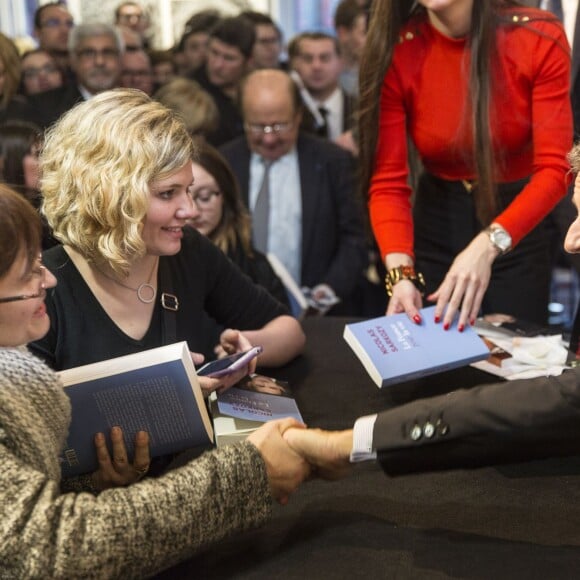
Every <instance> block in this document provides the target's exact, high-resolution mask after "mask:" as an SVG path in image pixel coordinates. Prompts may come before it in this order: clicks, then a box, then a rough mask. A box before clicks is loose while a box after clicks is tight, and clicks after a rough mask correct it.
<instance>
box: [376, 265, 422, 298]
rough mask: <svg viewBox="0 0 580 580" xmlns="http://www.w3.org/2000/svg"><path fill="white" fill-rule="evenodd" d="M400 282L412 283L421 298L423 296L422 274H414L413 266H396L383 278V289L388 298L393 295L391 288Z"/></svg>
mask: <svg viewBox="0 0 580 580" xmlns="http://www.w3.org/2000/svg"><path fill="white" fill-rule="evenodd" d="M401 280H409V281H410V282H413V284H414V285H415V288H417V290H419V292H420V293H421V296H424V295H425V278H424V277H423V274H421V272H415V267H414V266H397V267H396V268H391V269H390V270H389V271H388V272H387V275H386V276H385V287H386V289H387V295H388V296H389V297H391V296H392V295H393V286H394V285H395V284H396V283H397V282H400V281H401Z"/></svg>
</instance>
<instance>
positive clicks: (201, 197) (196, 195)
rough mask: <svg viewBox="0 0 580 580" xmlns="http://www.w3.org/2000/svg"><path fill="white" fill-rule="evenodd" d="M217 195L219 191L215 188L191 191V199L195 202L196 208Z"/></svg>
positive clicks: (207, 203) (201, 207) (202, 206)
mask: <svg viewBox="0 0 580 580" xmlns="http://www.w3.org/2000/svg"><path fill="white" fill-rule="evenodd" d="M218 195H221V191H217V190H215V189H199V190H198V191H195V192H192V194H191V199H192V200H193V201H194V202H195V205H197V207H198V209H203V208H204V207H207V206H208V205H209V204H210V203H211V201H212V199H213V197H214V196H215V197H217V196H218Z"/></svg>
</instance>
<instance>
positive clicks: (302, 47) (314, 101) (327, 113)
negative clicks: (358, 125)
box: [288, 32, 356, 141]
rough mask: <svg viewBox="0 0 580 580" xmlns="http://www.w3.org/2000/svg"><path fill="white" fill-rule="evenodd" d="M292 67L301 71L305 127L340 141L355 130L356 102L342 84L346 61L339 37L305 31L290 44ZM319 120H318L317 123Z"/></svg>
mask: <svg viewBox="0 0 580 580" xmlns="http://www.w3.org/2000/svg"><path fill="white" fill-rule="evenodd" d="M288 55H289V57H290V68H291V69H292V70H294V71H296V72H297V73H298V76H299V77H300V79H299V80H300V81H301V84H302V85H303V87H304V90H305V91H306V92H307V93H308V94H307V95H304V93H303V95H302V96H303V99H304V104H305V105H306V112H307V115H306V116H305V118H304V119H303V127H304V128H305V129H309V128H313V122H314V128H315V129H317V130H316V132H317V134H318V135H320V136H321V137H327V138H329V139H330V140H332V141H337V140H338V139H339V138H340V137H341V135H343V134H344V133H345V132H347V131H349V130H350V129H352V127H353V125H354V119H353V113H354V110H355V107H356V103H355V100H354V98H353V97H351V96H350V95H348V94H347V93H346V92H345V91H344V90H343V89H342V88H341V86H340V74H341V72H342V69H343V61H342V58H341V54H340V46H339V44H338V40H337V39H336V38H335V37H334V36H330V35H329V34H325V33H323V32H303V33H302V34H299V35H298V36H295V37H294V38H293V39H292V40H291V41H290V44H289V46H288ZM317 120H318V122H317Z"/></svg>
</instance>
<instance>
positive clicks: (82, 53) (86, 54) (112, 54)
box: [77, 48, 119, 60]
mask: <svg viewBox="0 0 580 580" xmlns="http://www.w3.org/2000/svg"><path fill="white" fill-rule="evenodd" d="M77 56H78V57H79V58H82V59H83V60H95V59H96V58H97V56H102V57H103V58H105V59H109V60H112V59H114V58H118V57H119V51H118V50H117V49H116V48H104V49H103V50H95V49H94V48H81V50H77Z"/></svg>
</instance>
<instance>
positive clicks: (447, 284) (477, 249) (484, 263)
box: [427, 232, 498, 332]
mask: <svg viewBox="0 0 580 580" xmlns="http://www.w3.org/2000/svg"><path fill="white" fill-rule="evenodd" d="M497 256H498V251H497V250H496V249H495V248H494V247H493V245H492V244H491V242H490V241H489V237H488V236H487V234H486V233H485V232H481V233H480V234H478V235H477V236H476V237H475V238H473V240H472V241H471V243H470V244H469V245H468V246H467V247H466V248H465V250H463V251H462V252H461V253H460V254H459V255H458V256H457V257H456V258H455V260H454V261H453V264H451V268H449V271H448V272H447V275H446V276H445V279H444V280H443V282H442V283H441V285H440V286H439V288H437V290H436V291H435V292H433V294H431V295H430V296H428V297H427V300H430V301H431V302H435V301H436V302H437V305H436V307H435V320H436V321H438V320H440V319H441V317H442V316H443V312H444V311H445V317H444V318H443V326H444V328H445V329H446V330H447V328H449V327H450V326H451V323H452V322H453V318H454V317H455V314H456V312H457V311H458V310H460V314H459V321H458V325H457V328H458V330H459V331H460V332H461V331H463V329H464V328H465V326H466V324H473V323H474V321H475V319H476V318H477V315H478V313H479V309H480V307H481V302H482V301H483V296H484V294H485V291H486V290H487V287H488V285H489V280H490V278H491V266H492V264H493V261H494V260H495V258H496V257H497ZM446 307H447V310H445V308H446Z"/></svg>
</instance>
